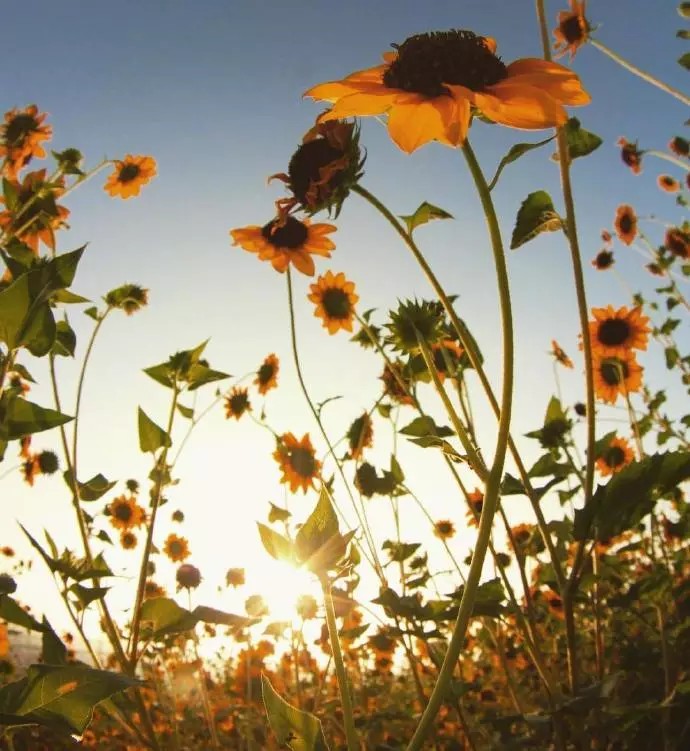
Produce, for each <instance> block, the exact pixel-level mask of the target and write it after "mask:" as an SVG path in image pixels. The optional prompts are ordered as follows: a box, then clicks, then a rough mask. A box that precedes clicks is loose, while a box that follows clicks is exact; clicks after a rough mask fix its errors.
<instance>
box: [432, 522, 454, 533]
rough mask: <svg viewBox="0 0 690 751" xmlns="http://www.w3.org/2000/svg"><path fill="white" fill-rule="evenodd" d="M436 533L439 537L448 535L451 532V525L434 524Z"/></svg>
mask: <svg viewBox="0 0 690 751" xmlns="http://www.w3.org/2000/svg"><path fill="white" fill-rule="evenodd" d="M436 531H437V532H438V533H439V534H440V535H444V536H445V535H449V534H451V533H452V532H453V525H452V524H451V523H450V522H436Z"/></svg>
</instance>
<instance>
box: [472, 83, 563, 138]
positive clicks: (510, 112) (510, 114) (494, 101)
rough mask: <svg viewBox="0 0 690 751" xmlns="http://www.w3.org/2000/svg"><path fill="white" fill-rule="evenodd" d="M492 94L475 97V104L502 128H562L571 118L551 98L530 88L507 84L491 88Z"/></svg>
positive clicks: (476, 95)
mask: <svg viewBox="0 0 690 751" xmlns="http://www.w3.org/2000/svg"><path fill="white" fill-rule="evenodd" d="M487 91H490V92H491V93H490V94H489V93H486V94H480V93H477V94H475V97H474V98H475V104H476V105H477V107H478V108H479V109H480V110H481V111H482V112H483V114H484V115H486V117H488V118H489V119H490V120H493V121H494V122H496V123H500V124H501V125H508V126H509V127H511V128H524V129H525V130H539V129H541V128H552V127H555V126H558V125H563V124H564V123H565V122H566V121H567V119H568V115H567V113H566V111H565V110H564V109H563V107H562V106H561V105H560V104H559V103H558V102H557V101H556V100H555V99H554V98H553V97H552V96H550V95H549V94H547V93H546V92H544V91H541V90H540V89H536V88H533V87H530V86H519V85H515V86H510V85H509V84H507V83H504V84H501V85H500V86H499V85H498V84H496V85H495V86H490V87H489V88H488V89H487Z"/></svg>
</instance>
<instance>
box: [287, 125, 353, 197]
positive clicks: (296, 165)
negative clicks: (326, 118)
mask: <svg viewBox="0 0 690 751" xmlns="http://www.w3.org/2000/svg"><path fill="white" fill-rule="evenodd" d="M342 157H343V152H342V151H341V150H340V149H337V148H336V147H335V146H333V145H332V144H330V143H329V142H328V141H327V140H326V139H325V138H317V139H315V140H314V141H309V142H307V143H304V144H302V145H301V146H300V147H299V148H298V149H297V151H296V152H295V153H294V154H293V155H292V159H290V164H289V166H288V175H289V176H290V188H291V189H292V192H293V193H294V194H295V198H297V200H298V201H299V202H300V203H302V204H305V203H307V191H308V190H309V188H310V187H311V185H312V183H314V182H318V181H319V180H320V179H321V169H322V167H327V166H328V165H329V164H331V163H332V162H335V161H336V160H337V159H341V158H342ZM342 178H343V170H338V171H337V172H336V173H335V174H334V175H333V176H332V177H331V178H330V180H329V181H328V186H327V187H329V188H330V189H333V188H337V187H338V186H339V184H340V183H341V182H342Z"/></svg>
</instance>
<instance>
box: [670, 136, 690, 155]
mask: <svg viewBox="0 0 690 751" xmlns="http://www.w3.org/2000/svg"><path fill="white" fill-rule="evenodd" d="M668 147H669V149H670V150H671V151H672V152H673V153H674V154H675V155H676V156H690V141H688V140H687V139H686V138H683V137H682V136H674V137H673V138H672V139H671V140H670V142H669V144H668Z"/></svg>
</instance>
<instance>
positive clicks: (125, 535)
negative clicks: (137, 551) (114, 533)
mask: <svg viewBox="0 0 690 751" xmlns="http://www.w3.org/2000/svg"><path fill="white" fill-rule="evenodd" d="M120 545H122V549H123V550H134V548H136V546H137V536H136V535H135V534H134V532H131V531H130V530H128V529H125V530H123V531H122V534H121V535H120Z"/></svg>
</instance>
